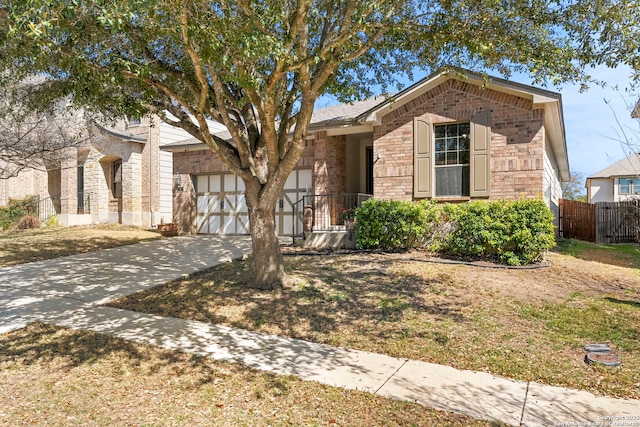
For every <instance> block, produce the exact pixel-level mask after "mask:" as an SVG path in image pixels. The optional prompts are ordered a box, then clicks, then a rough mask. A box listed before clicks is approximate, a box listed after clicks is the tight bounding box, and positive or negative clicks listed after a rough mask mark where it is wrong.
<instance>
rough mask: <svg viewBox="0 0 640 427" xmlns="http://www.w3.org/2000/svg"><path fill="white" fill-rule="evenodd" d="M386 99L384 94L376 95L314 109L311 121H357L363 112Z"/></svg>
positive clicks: (319, 122)
mask: <svg viewBox="0 0 640 427" xmlns="http://www.w3.org/2000/svg"><path fill="white" fill-rule="evenodd" d="M385 100H386V98H385V97H383V96H376V97H373V98H369V99H365V100H364V101H356V102H354V103H353V104H338V105H332V106H330V107H324V108H318V109H316V110H314V111H313V116H311V123H312V124H314V125H319V124H327V125H330V124H332V123H337V122H348V121H355V119H356V118H357V117H358V116H360V115H361V114H362V113H364V112H367V111H369V110H370V109H372V108H374V107H376V106H378V104H381V103H382V102H384V101H385Z"/></svg>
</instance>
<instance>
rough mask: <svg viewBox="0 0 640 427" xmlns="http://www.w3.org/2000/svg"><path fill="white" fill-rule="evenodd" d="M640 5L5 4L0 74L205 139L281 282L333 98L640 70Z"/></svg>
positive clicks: (0, 7) (268, 0)
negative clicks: (323, 108)
mask: <svg viewBox="0 0 640 427" xmlns="http://www.w3.org/2000/svg"><path fill="white" fill-rule="evenodd" d="M639 14H640V5H639V4H638V1H637V0H633V1H625V2H620V1H617V0H601V1H597V2H585V1H578V0H569V1H557V2H556V1H551V2H550V1H547V0H528V1H521V0H504V1H499V2H498V1H495V0H464V1H462V0H453V1H449V0H446V1H444V0H443V1H424V0H393V1H389V0H372V1H362V0H340V1H328V0H260V1H257V0H212V1H201V0H121V1H119V2H117V5H115V4H114V3H113V2H109V1H105V0H60V1H51V0H29V1H24V0H0V76H1V78H2V79H5V80H6V79H9V78H11V79H16V78H17V79H21V78H24V77H26V76H28V75H31V74H33V73H40V74H43V75H46V76H47V77H49V80H48V82H47V83H46V84H44V85H42V86H41V87H40V88H39V89H38V92H39V93H38V94H37V96H34V97H33V99H34V101H36V102H37V103H40V104H43V103H47V102H51V101H52V100H54V99H58V98H60V97H61V96H67V95H70V96H71V98H72V100H73V103H74V105H76V106H79V107H84V108H86V109H90V110H96V111H98V112H100V113H102V114H104V115H105V116H107V117H114V118H115V117H122V116H131V117H136V116H142V115H144V114H147V113H155V114H159V115H160V117H161V118H162V119H163V120H165V121H166V122H168V123H170V124H172V125H174V126H177V127H180V128H182V129H185V130H186V131H187V132H189V133H190V134H191V135H193V136H194V137H195V138H197V139H199V140H201V141H203V142H204V143H206V144H207V145H208V146H209V147H210V148H211V150H212V151H213V152H214V153H215V154H216V155H217V156H218V157H219V158H220V159H221V160H222V161H223V162H224V163H225V165H226V166H227V167H228V168H229V170H230V171H231V172H233V173H234V174H236V175H237V176H239V177H241V178H242V179H243V181H244V182H245V185H246V200H247V205H248V208H249V220H250V226H251V233H252V237H253V246H254V256H255V265H256V281H255V283H256V285H259V286H262V287H268V288H278V287H279V286H280V284H281V283H282V281H283V280H284V279H285V273H284V269H283V267H282V257H281V255H280V253H279V249H278V244H277V239H276V236H275V221H274V219H273V216H274V215H273V211H274V209H275V205H276V203H277V200H278V197H279V195H280V192H281V190H282V188H283V185H284V182H285V180H286V177H287V176H288V175H289V173H290V172H291V171H292V170H293V168H294V167H295V165H296V163H297V161H298V159H299V158H300V156H301V154H302V152H303V150H304V146H305V136H306V133H307V129H308V125H309V122H310V120H311V114H312V111H313V106H314V103H315V101H316V100H317V98H318V97H319V96H321V95H323V94H333V95H335V96H337V97H338V98H339V99H340V100H342V101H347V100H352V99H356V98H360V97H365V96H367V95H369V94H371V93H372V91H373V90H374V89H373V87H374V86H377V85H382V86H383V88H382V90H383V91H384V90H385V89H386V88H387V86H389V85H392V84H393V82H394V77H396V76H398V75H401V74H407V75H409V76H411V73H412V71H414V70H415V69H417V68H419V69H423V70H433V69H435V68H439V67H442V66H447V67H452V66H460V67H464V68H467V69H472V70H497V71H498V72H500V73H501V74H503V75H506V76H508V75H509V74H510V73H511V72H513V71H525V72H528V73H529V74H530V75H531V76H532V78H533V80H534V81H535V82H538V83H540V82H549V83H553V84H556V83H561V82H564V81H567V80H584V79H585V78H586V75H585V73H584V71H583V70H584V69H585V67H586V66H588V65H592V64H600V63H607V64H610V65H615V64H617V63H621V62H624V63H627V64H630V65H631V66H632V67H633V68H634V69H635V70H640V61H639V55H640V54H639V52H640V50H639V49H638V47H639V46H638V43H639V42H638V40H639V39H638V37H637V34H638V29H639V25H638V23H639V21H640V20H639V18H638V15H639ZM636 78H637V76H636ZM375 90H378V89H375ZM207 119H215V120H218V121H220V122H221V123H224V124H225V125H226V126H227V128H228V129H229V132H230V134H231V136H232V141H225V140H222V139H220V138H217V137H216V136H214V135H212V134H211V132H210V131H209V127H208V124H207Z"/></svg>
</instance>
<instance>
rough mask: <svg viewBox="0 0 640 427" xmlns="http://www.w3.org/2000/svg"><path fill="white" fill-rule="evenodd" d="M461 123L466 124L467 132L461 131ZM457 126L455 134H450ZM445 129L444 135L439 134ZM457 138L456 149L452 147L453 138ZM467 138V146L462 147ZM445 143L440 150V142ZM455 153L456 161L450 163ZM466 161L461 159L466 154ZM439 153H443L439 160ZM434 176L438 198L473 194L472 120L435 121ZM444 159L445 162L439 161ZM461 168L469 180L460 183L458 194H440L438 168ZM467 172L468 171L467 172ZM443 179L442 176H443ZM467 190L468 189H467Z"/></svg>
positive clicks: (463, 174)
mask: <svg viewBox="0 0 640 427" xmlns="http://www.w3.org/2000/svg"><path fill="white" fill-rule="evenodd" d="M461 125H463V126H466V133H461V130H460V128H461ZM453 127H455V129H456V131H455V135H450V134H449V130H450V129H451V128H453ZM440 129H444V136H438V133H439V132H438V131H439V130H440ZM452 139H454V140H455V149H450V147H451V145H450V143H451V140H452ZM465 140H466V146H465V147H463V148H462V149H461V148H460V142H461V141H465ZM439 142H441V143H442V144H443V146H442V148H443V150H439V149H438V148H439V147H438V143H439ZM452 153H455V160H454V161H455V163H453V162H451V163H450V158H451V157H452V156H451V154H452ZM463 153H466V162H464V161H463V159H461V157H463V156H465V155H464V154H463ZM439 155H442V156H443V157H442V159H441V160H439V159H438V157H439ZM433 159H434V160H433V169H434V171H433V178H434V197H436V198H438V199H442V198H468V197H470V194H471V175H470V168H471V122H470V121H458V122H446V123H434V124H433ZM440 161H442V162H443V163H439V162H440ZM454 167H455V168H458V167H459V168H461V170H460V173H461V175H462V178H463V179H464V178H466V180H467V181H468V182H467V183H466V184H467V185H466V188H465V184H464V182H461V183H460V188H459V189H457V192H456V194H438V170H439V169H440V170H443V169H447V168H454ZM465 172H466V173H465ZM441 179H442V178H441ZM465 190H466V191H465Z"/></svg>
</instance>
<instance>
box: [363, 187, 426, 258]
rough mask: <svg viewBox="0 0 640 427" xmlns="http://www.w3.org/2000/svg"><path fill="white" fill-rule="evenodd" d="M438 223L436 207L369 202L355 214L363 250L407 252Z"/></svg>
mask: <svg viewBox="0 0 640 427" xmlns="http://www.w3.org/2000/svg"><path fill="white" fill-rule="evenodd" d="M435 220H436V210H435V204H433V203H430V202H421V203H412V202H409V201H400V200H378V199H369V200H367V201H365V202H364V203H363V204H362V206H360V207H359V208H358V210H357V212H356V225H355V231H356V236H357V246H358V248H360V249H381V250H384V251H391V252H397V251H406V250H409V249H411V248H414V247H416V245H418V243H419V242H420V241H421V240H422V239H424V236H425V235H426V234H428V231H429V230H430V228H431V227H432V225H433V223H434V222H435Z"/></svg>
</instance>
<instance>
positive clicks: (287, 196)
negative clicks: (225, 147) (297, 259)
mask: <svg viewBox="0 0 640 427" xmlns="http://www.w3.org/2000/svg"><path fill="white" fill-rule="evenodd" d="M311 186H312V178H311V169H299V170H295V171H293V172H292V173H291V175H289V177H288V178H287V181H286V182H285V185H284V191H283V194H282V196H281V197H280V200H279V201H278V204H277V205H276V212H275V214H276V229H277V231H278V234H279V235H281V236H288V235H291V234H292V233H293V204H294V203H296V202H297V201H298V200H300V199H302V197H303V196H305V195H307V194H311V193H312V191H311ZM195 188H196V210H197V211H196V230H197V232H198V233H199V234H249V214H248V211H247V204H246V201H245V197H244V182H243V181H242V179H240V178H238V177H237V176H235V175H233V174H229V173H226V174H213V175H197V176H196V177H195ZM297 220H299V219H297Z"/></svg>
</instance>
